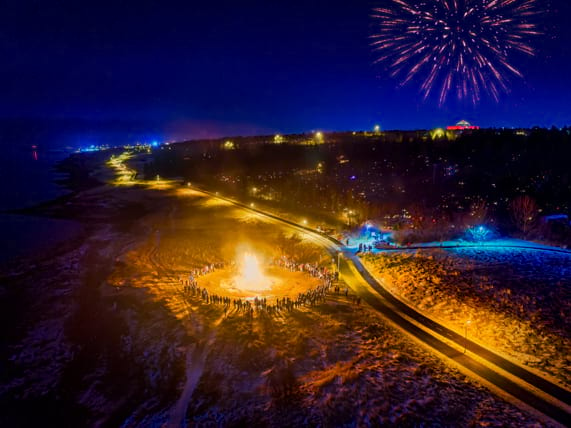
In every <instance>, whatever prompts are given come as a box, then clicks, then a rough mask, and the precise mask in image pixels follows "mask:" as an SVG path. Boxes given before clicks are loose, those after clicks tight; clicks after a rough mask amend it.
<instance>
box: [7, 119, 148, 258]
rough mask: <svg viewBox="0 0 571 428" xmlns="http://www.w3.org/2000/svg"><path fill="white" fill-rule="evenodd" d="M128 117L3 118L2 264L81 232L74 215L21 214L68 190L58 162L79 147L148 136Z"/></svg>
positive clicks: (41, 250) (59, 242) (49, 246)
mask: <svg viewBox="0 0 571 428" xmlns="http://www.w3.org/2000/svg"><path fill="white" fill-rule="evenodd" d="M144 137H145V135H144V131H143V128H142V127H137V126H135V127H134V126H133V124H128V123H116V122H113V123H111V124H109V123H101V122H98V123H93V122H86V121H73V120H37V119H0V154H1V156H2V157H1V158H0V234H1V235H2V240H1V241H0V243H1V244H0V266H1V265H3V264H4V263H5V262H7V261H9V260H11V259H14V258H16V257H19V256H23V255H28V254H32V253H33V254H36V253H38V252H45V251H47V250H48V249H50V248H53V246H55V245H59V244H61V243H62V242H63V241H66V240H69V239H70V238H73V237H74V236H76V235H77V234H78V233H80V232H81V230H82V226H81V225H80V224H79V223H78V222H75V221H73V220H62V219H53V218H48V217H40V216H32V215H21V214H16V213H14V212H13V211H15V210H18V209H22V208H27V207H32V206H35V205H37V204H40V203H42V202H46V201H50V200H53V199H55V198H58V197H60V196H63V195H65V194H66V193H68V192H69V191H68V190H67V189H66V188H65V187H63V186H62V185H60V184H58V183H57V181H59V180H61V179H64V178H65V176H64V175H62V174H61V173H59V172H57V171H56V170H55V166H56V164H57V162H59V161H61V160H63V159H65V158H66V157H68V156H69V155H70V154H71V153H73V152H75V151H77V150H78V149H80V148H86V147H90V146H92V145H100V144H110V145H115V144H124V143H127V142H133V141H137V139H138V138H144Z"/></svg>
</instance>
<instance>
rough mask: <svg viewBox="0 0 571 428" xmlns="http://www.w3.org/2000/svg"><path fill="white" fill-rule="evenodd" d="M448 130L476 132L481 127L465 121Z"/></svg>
mask: <svg viewBox="0 0 571 428" xmlns="http://www.w3.org/2000/svg"><path fill="white" fill-rule="evenodd" d="M446 129H448V130H449V131H475V130H478V129H480V127H479V126H474V125H472V124H470V123H469V122H467V121H465V120H461V121H460V122H458V123H457V124H456V125H453V126H449V127H447V128H446Z"/></svg>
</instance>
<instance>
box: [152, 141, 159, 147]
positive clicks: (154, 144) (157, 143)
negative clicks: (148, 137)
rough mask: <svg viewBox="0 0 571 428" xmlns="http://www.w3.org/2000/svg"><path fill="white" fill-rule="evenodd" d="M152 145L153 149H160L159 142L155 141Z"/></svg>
mask: <svg viewBox="0 0 571 428" xmlns="http://www.w3.org/2000/svg"><path fill="white" fill-rule="evenodd" d="M151 145H152V146H153V147H159V142H158V141H153V142H152V143H151Z"/></svg>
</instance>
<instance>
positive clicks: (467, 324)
mask: <svg viewBox="0 0 571 428" xmlns="http://www.w3.org/2000/svg"><path fill="white" fill-rule="evenodd" d="M471 323H472V321H471V320H468V321H466V322H465V323H464V353H466V345H467V343H468V326H469V325H470V324H471Z"/></svg>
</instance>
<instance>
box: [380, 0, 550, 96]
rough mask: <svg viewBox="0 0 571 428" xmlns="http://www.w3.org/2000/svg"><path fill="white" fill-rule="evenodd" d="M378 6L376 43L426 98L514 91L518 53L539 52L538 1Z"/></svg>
mask: <svg viewBox="0 0 571 428" xmlns="http://www.w3.org/2000/svg"><path fill="white" fill-rule="evenodd" d="M385 3H386V7H379V8H376V9H374V12H373V18H374V19H375V22H376V34H375V35H373V36H372V38H373V42H372V46H373V48H374V50H375V51H377V52H378V53H379V57H378V59H377V60H376V62H380V63H384V64H386V65H387V68H388V70H389V72H390V75H391V76H392V77H393V78H400V79H401V85H405V84H407V83H409V82H411V81H412V80H414V79H419V80H420V82H421V84H420V90H421V93H422V94H423V96H424V99H425V100H426V99H427V98H428V97H429V96H430V95H431V94H432V93H433V92H435V93H438V99H439V104H440V105H442V104H444V102H445V101H446V99H447V97H448V96H449V94H450V93H454V92H455V93H456V95H457V97H458V99H470V100H471V101H472V102H474V103H477V102H478V101H479V100H480V99H481V96H482V94H483V93H489V94H490V95H491V96H492V97H493V98H494V99H495V100H496V101H498V100H499V96H500V94H501V93H502V92H507V91H508V82H509V77H510V76H518V77H522V74H521V73H520V71H519V70H517V69H516V68H515V67H514V66H513V65H512V64H511V63H510V60H511V57H512V56H513V54H514V53H515V52H520V53H523V54H526V55H533V54H534V49H533V48H532V47H531V45H530V44H529V40H530V39H531V38H533V36H536V35H539V34H540V32H539V31H538V28H537V24H536V23H534V22H535V21H536V18H537V16H538V14H539V12H538V10H537V9H536V2H535V0H385Z"/></svg>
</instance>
